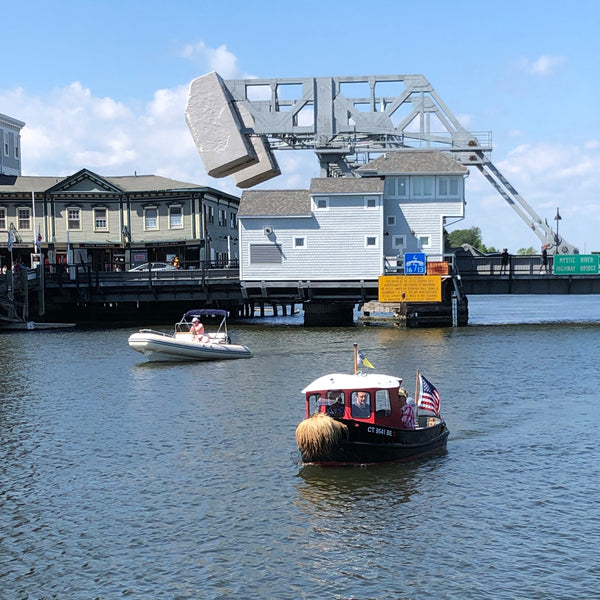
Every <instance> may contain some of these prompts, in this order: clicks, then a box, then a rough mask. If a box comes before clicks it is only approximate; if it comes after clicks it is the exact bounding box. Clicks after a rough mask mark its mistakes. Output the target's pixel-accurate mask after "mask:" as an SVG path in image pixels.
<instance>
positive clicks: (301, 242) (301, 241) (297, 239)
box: [294, 237, 306, 248]
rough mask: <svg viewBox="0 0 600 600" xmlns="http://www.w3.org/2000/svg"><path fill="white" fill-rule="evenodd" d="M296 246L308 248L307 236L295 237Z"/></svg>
mask: <svg viewBox="0 0 600 600" xmlns="http://www.w3.org/2000/svg"><path fill="white" fill-rule="evenodd" d="M294 248H306V238H305V237H295V238H294Z"/></svg>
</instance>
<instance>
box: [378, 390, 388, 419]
mask: <svg viewBox="0 0 600 600" xmlns="http://www.w3.org/2000/svg"><path fill="white" fill-rule="evenodd" d="M375 411H376V414H377V416H378V417H389V416H390V415H391V414H392V404H391V402H390V393H389V391H388V390H377V391H376V392H375Z"/></svg>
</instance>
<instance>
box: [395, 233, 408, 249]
mask: <svg viewBox="0 0 600 600" xmlns="http://www.w3.org/2000/svg"><path fill="white" fill-rule="evenodd" d="M392 248H395V249H396V250H402V249H404V248H406V236H405V235H394V236H392Z"/></svg>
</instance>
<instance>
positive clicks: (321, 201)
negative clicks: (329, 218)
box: [313, 198, 329, 210]
mask: <svg viewBox="0 0 600 600" xmlns="http://www.w3.org/2000/svg"><path fill="white" fill-rule="evenodd" d="M313 202H314V207H315V210H329V198H314V199H313Z"/></svg>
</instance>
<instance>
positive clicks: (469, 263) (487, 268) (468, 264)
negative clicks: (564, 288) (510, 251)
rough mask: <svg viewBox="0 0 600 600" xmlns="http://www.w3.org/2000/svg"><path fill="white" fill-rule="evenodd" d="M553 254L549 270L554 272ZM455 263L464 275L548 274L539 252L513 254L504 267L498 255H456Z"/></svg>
mask: <svg viewBox="0 0 600 600" xmlns="http://www.w3.org/2000/svg"><path fill="white" fill-rule="evenodd" d="M552 263H553V260H552V256H549V257H548V266H547V272H548V273H551V272H552ZM455 265H456V269H457V271H458V273H460V275H462V276H469V277H473V276H477V275H482V276H489V275H528V276H531V275H540V274H542V275H543V274H546V269H544V267H543V265H542V257H541V255H539V254H531V255H520V254H516V255H511V256H509V259H508V265H506V267H503V265H502V257H501V256H500V255H499V254H498V255H497V256H495V255H494V256H456V259H455Z"/></svg>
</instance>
